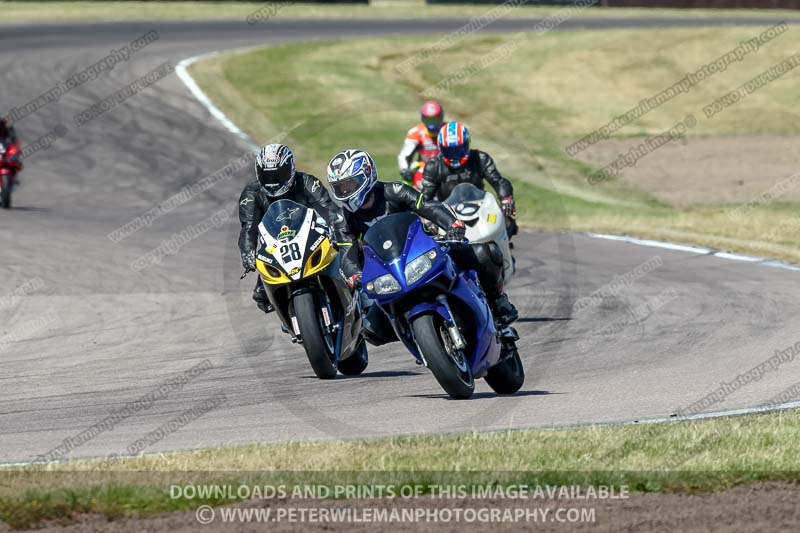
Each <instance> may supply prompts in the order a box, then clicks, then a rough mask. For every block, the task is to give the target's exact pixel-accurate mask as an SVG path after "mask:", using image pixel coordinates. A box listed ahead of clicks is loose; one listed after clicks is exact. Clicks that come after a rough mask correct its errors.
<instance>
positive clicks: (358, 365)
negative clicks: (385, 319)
mask: <svg viewBox="0 0 800 533" xmlns="http://www.w3.org/2000/svg"><path fill="white" fill-rule="evenodd" d="M368 364H369V356H368V354H367V343H366V341H364V340H363V339H362V340H361V344H359V345H358V348H356V349H355V352H354V353H353V355H351V356H350V357H348V358H347V359H342V360H341V361H339V372H341V373H342V374H344V375H345V376H358V375H359V374H361V373H362V372H364V370H366V369H367V365H368Z"/></svg>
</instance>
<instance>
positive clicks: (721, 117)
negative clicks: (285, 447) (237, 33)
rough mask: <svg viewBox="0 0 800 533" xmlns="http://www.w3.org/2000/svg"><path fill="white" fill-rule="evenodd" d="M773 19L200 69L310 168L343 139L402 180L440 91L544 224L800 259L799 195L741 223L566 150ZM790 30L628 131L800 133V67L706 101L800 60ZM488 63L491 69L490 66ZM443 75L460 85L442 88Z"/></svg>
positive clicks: (312, 51)
mask: <svg viewBox="0 0 800 533" xmlns="http://www.w3.org/2000/svg"><path fill="white" fill-rule="evenodd" d="M762 30H763V29H761V28H741V27H730V28H689V29H646V30H611V31H602V32H601V31H575V32H549V33H546V34H543V35H536V36H528V37H520V35H507V34H505V35H497V34H483V33H481V34H479V35H471V36H467V37H465V38H464V39H463V40H461V41H460V42H459V43H458V44H457V45H456V46H452V47H449V48H447V49H444V50H441V51H440V52H439V54H438V56H437V57H436V58H435V60H432V61H428V62H424V63H423V64H421V65H419V66H417V67H416V68H415V69H414V70H413V71H411V72H410V73H404V72H403V71H402V70H401V68H402V67H401V65H402V64H403V62H404V61H406V60H407V59H408V58H409V57H412V56H414V55H415V54H418V53H420V52H422V51H423V50H426V49H429V47H431V46H433V45H434V43H436V42H437V40H438V39H439V37H429V38H420V37H413V38H377V39H376V38H370V39H351V40H338V41H327V42H312V43H297V44H289V45H284V46H278V47H270V48H263V49H258V50H254V51H249V52H245V53H239V54H227V55H222V56H218V57H214V58H212V59H209V60H208V61H204V62H201V63H199V64H197V65H195V66H194V67H193V68H192V75H193V76H195V77H196V79H197V80H198V82H199V83H200V85H201V86H202V87H203V88H204V90H206V91H207V92H208V93H209V95H210V96H211V97H212V99H214V101H215V102H216V103H217V104H218V105H220V107H221V108H222V109H223V110H224V111H225V112H226V113H228V114H229V115H230V116H231V118H232V119H233V120H234V122H236V123H237V124H239V125H240V126H242V127H243V128H244V129H245V130H247V131H248V133H250V134H251V135H252V136H253V138H254V139H256V140H257V141H259V142H268V141H270V140H271V139H274V138H275V137H276V136H278V135H281V138H285V142H287V143H289V144H290V145H291V146H292V147H293V148H294V149H295V151H296V153H297V154H298V155H299V162H300V166H301V168H304V169H306V170H307V171H310V172H312V173H315V174H318V175H322V174H323V172H324V168H325V164H326V162H327V160H328V158H329V157H330V156H331V155H332V154H333V153H335V152H336V151H337V150H339V149H342V148H352V147H362V148H365V149H366V150H368V151H369V152H370V153H371V154H372V155H373V156H374V157H375V158H376V161H377V163H378V168H379V169H380V172H381V174H382V178H383V179H390V180H391V179H397V174H396V162H395V158H396V154H397V151H398V150H399V147H400V145H401V143H402V139H403V135H404V132H405V131H406V129H407V128H409V127H410V126H411V125H413V124H414V123H415V121H416V120H417V117H416V110H417V109H418V106H419V104H420V103H421V102H422V101H423V100H425V99H426V91H428V90H430V89H431V88H432V87H439V88H440V89H441V88H442V87H445V89H446V90H445V91H444V92H443V93H440V98H441V100H442V101H443V102H444V105H445V109H446V111H447V113H448V116H449V117H451V118H458V119H460V120H463V121H465V122H466V123H467V124H468V125H469V126H470V128H471V131H472V134H473V139H474V141H473V145H474V146H475V147H478V148H482V149H484V150H486V151H488V152H489V153H491V154H493V156H494V157H495V159H496V161H497V162H498V166H499V168H500V169H501V171H502V172H503V173H504V174H506V175H507V176H509V177H510V178H511V179H512V180H513V181H514V184H515V188H516V191H517V195H518V198H519V201H518V205H520V206H521V207H520V209H519V211H520V217H521V219H522V222H523V223H524V224H526V225H527V226H529V227H535V228H540V229H550V230H574V231H589V230H590V231H599V232H612V233H622V234H632V235H637V236H642V237H648V238H655V239H663V240H669V241H679V242H692V243H697V244H701V245H706V246H711V247H716V248H721V249H727V250H733V251H739V252H745V253H753V254H757V255H762V256H767V257H777V258H782V259H786V260H790V261H795V262H798V261H800V232H797V228H798V227H800V219H798V218H797V215H796V213H797V212H798V207H799V206H798V205H797V204H796V203H793V202H788V203H787V202H783V203H778V202H773V203H766V204H763V205H759V206H758V208H756V209H748V210H747V213H746V217H744V219H742V220H738V219H737V220H734V219H733V218H732V217H731V216H730V215H731V212H732V211H734V210H736V209H737V208H738V207H740V206H739V205H738V204H722V203H720V204H712V205H707V204H703V205H699V204H698V205H689V206H688V207H683V208H680V209H678V208H675V207H672V206H670V205H668V204H666V203H665V202H663V201H659V200H658V199H656V198H655V197H653V196H651V195H650V194H649V193H648V191H645V190H640V189H639V188H637V187H635V186H632V185H631V184H625V183H623V182H622V181H619V180H612V181H609V182H605V183H602V184H601V185H589V184H588V182H587V176H588V175H590V174H591V173H592V172H594V171H595V170H597V168H596V167H593V166H592V165H590V164H587V163H586V162H583V161H580V160H578V159H574V158H572V157H570V156H569V155H567V154H566V152H565V151H564V148H565V147H566V146H567V145H569V144H571V143H572V142H574V141H576V140H578V139H580V138H581V137H583V136H584V135H586V134H587V133H588V132H590V131H592V130H593V129H595V128H598V127H599V126H601V125H603V124H605V123H607V122H608V121H610V120H612V119H613V118H614V117H615V116H617V115H618V114H620V113H622V112H624V111H625V110H627V109H630V108H631V107H633V106H635V105H636V104H637V103H638V102H639V101H640V100H642V99H643V98H645V97H652V96H653V95H655V94H656V93H658V92H659V91H661V90H663V89H666V88H667V87H670V86H671V85H673V84H674V83H676V82H677V81H679V80H680V79H681V78H682V77H683V76H684V75H685V74H686V73H687V72H694V71H695V70H696V69H697V68H699V67H700V66H701V65H703V64H704V63H707V62H710V61H712V60H713V59H715V58H717V57H719V56H720V55H722V54H724V53H725V52H727V51H728V50H731V49H733V48H735V47H736V46H737V45H738V44H739V43H740V42H741V41H743V40H746V39H749V38H752V37H753V36H755V35H758V34H759V33H760V32H761V31H762ZM791 31H792V30H789V32H787V33H786V34H785V35H782V36H780V37H778V38H776V39H774V40H773V41H771V42H769V43H767V44H765V45H764V46H763V47H762V48H761V49H760V50H759V51H758V52H756V53H754V54H752V55H750V56H748V57H745V58H744V59H743V60H742V61H741V62H736V63H734V64H733V65H731V66H730V67H729V68H728V69H727V70H726V71H724V72H719V73H717V74H715V75H714V76H712V77H711V78H709V79H708V80H707V81H704V82H703V83H700V84H698V85H696V86H695V87H694V88H692V89H691V91H689V92H688V93H685V94H681V95H679V96H677V97H675V98H673V99H672V100H670V101H669V102H667V103H665V104H663V105H661V106H660V107H658V108H656V109H654V110H652V111H651V112H649V113H648V114H646V115H644V116H643V117H641V118H639V119H638V120H637V121H635V122H634V123H632V124H629V125H628V126H626V127H625V128H623V129H621V130H620V131H618V132H617V133H616V134H615V136H618V137H623V138H626V137H633V138H639V137H642V136H650V135H656V134H659V133H661V132H663V131H665V130H667V129H669V128H670V127H671V126H672V125H673V124H675V123H676V122H677V121H680V120H683V119H684V117H686V115H687V113H692V114H693V115H694V116H695V117H697V120H698V123H697V125H696V126H695V127H694V128H693V129H692V130H691V132H690V134H689V136H690V137H689V140H690V142H691V140H692V139H695V138H711V139H721V140H723V141H724V139H725V138H730V137H734V136H740V135H756V136H758V135H776V136H786V137H792V136H797V135H798V134H800V121H798V120H796V110H795V107H796V106H795V104H796V97H795V96H794V92H793V91H794V86H795V84H796V83H795V82H794V81H793V80H796V77H797V74H796V73H795V72H790V73H789V74H787V75H786V76H785V77H784V78H781V79H779V80H777V81H775V82H773V83H770V84H767V85H766V86H764V87H762V88H761V89H760V90H759V91H758V92H756V93H754V94H752V95H750V96H749V97H748V98H747V99H746V100H744V101H742V102H741V103H739V104H738V105H736V106H735V107H732V108H731V109H729V110H726V111H725V112H723V113H720V114H718V115H716V116H715V117H713V119H706V118H705V117H704V115H703V112H702V109H703V107H704V106H705V105H707V104H708V103H709V102H711V101H713V100H714V99H716V98H718V97H719V96H720V95H722V94H725V93H726V92H727V91H728V90H731V89H733V88H735V87H738V86H739V85H741V84H742V83H744V82H745V81H747V80H749V79H750V78H752V77H754V76H756V75H758V74H760V73H761V72H762V71H763V70H765V68H767V67H769V66H771V65H773V64H775V63H777V62H779V61H781V60H783V59H785V58H786V57H788V56H791V55H792V54H793V53H794V52H793V47H794V44H796V39H795V38H794V37H793V36H792V35H791ZM498 51H501V52H502V51H505V53H504V54H498ZM634 51H635V53H633V52H634ZM484 59H487V61H486V62H485V63H486V65H485V66H483V67H475V65H476V64H479V63H481V62H482V61H483V60H484ZM489 59H492V60H491V61H489ZM443 80H449V81H446V83H444V85H443V84H442V81H443ZM451 82H452V83H451ZM298 88H302V90H298ZM285 135H288V136H286V137H284V136H285ZM706 163H707V162H706ZM603 164H605V163H603ZM764 164H765V165H767V164H769V161H764ZM700 172H701V171H699V170H698V173H700ZM753 178H754V179H758V176H753ZM691 179H697V180H701V179H702V175H698V176H693V177H692V178H691ZM764 187H765V188H766V187H767V185H764Z"/></svg>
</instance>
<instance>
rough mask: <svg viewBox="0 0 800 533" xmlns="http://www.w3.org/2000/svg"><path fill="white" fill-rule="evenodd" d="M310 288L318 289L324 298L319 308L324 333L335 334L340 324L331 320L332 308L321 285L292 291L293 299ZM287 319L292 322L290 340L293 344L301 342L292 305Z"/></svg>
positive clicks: (298, 326)
mask: <svg viewBox="0 0 800 533" xmlns="http://www.w3.org/2000/svg"><path fill="white" fill-rule="evenodd" d="M311 290H318V291H319V293H320V294H321V296H322V298H323V299H324V302H322V303H323V305H322V306H321V307H322V308H321V309H320V312H321V313H320V314H321V315H322V327H323V329H324V331H325V333H327V334H329V335H334V334H336V333H337V332H338V331H339V328H340V324H339V323H336V322H334V321H333V310H332V309H331V303H330V301H329V299H328V295H327V294H325V291H324V290H323V289H322V288H321V287H320V288H317V289H301V290H298V291H294V292H293V293H292V299H294V297H295V296H297V295H298V294H301V293H303V292H308V291H311ZM289 320H290V322H291V324H292V331H291V337H292V342H293V343H295V344H303V338H302V337H301V336H300V325H299V324H298V322H297V315H296V314H295V312H294V306H292V307H291V309H290V311H289Z"/></svg>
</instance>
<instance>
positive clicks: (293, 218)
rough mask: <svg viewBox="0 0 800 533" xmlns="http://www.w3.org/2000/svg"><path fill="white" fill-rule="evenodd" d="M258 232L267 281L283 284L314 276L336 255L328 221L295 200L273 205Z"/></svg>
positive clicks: (259, 260) (259, 258) (262, 269)
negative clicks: (330, 237) (329, 235)
mask: <svg viewBox="0 0 800 533" xmlns="http://www.w3.org/2000/svg"><path fill="white" fill-rule="evenodd" d="M258 231H259V234H260V238H259V244H260V246H259V253H258V256H257V258H256V259H257V260H256V266H257V268H258V272H259V274H260V275H261V279H262V280H263V281H264V283H267V284H270V285H281V284H285V283H290V282H292V281H297V280H299V279H302V278H306V277H309V276H313V275H315V274H317V273H318V272H320V271H321V270H322V269H324V268H325V267H326V266H328V265H329V264H330V263H331V262H332V261H333V259H334V258H335V257H336V250H334V249H333V247H332V246H331V242H330V239H329V238H328V225H327V223H326V222H325V220H324V219H323V218H322V217H320V216H318V215H317V213H315V212H314V210H313V209H305V208H302V207H301V206H299V205H298V204H295V203H294V202H291V201H288V200H280V201H278V202H275V203H273V204H272V205H270V207H269V209H268V210H267V214H266V216H264V219H263V220H262V221H261V223H260V224H259V225H258Z"/></svg>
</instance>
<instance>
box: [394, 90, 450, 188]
mask: <svg viewBox="0 0 800 533" xmlns="http://www.w3.org/2000/svg"><path fill="white" fill-rule="evenodd" d="M442 124H444V109H442V105H441V104H440V103H439V102H437V101H436V100H428V101H427V102H425V103H424V104H422V109H421V110H420V122H419V123H418V124H417V125H416V126H414V127H413V128H411V129H410V130H408V133H406V140H405V142H403V148H402V149H401V150H400V153H399V154H398V155H397V166H398V167H399V168H400V176H402V177H403V180H404V181H405V182H406V183H407V184H409V185H411V184H413V183H414V170H413V169H412V167H411V163H412V160H413V159H414V157H415V156H417V160H418V161H422V162H424V163H427V162H428V160H429V159H431V158H432V157H433V156H435V155H436V154H438V153H439V146H438V145H437V143H436V136H437V135H438V134H439V130H440V129H441V127H442Z"/></svg>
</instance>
